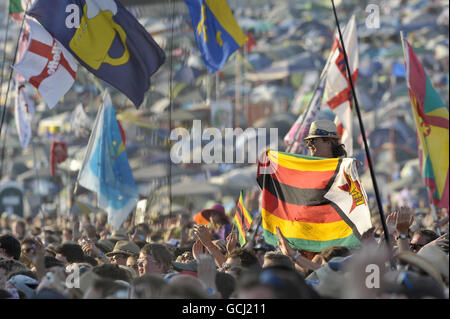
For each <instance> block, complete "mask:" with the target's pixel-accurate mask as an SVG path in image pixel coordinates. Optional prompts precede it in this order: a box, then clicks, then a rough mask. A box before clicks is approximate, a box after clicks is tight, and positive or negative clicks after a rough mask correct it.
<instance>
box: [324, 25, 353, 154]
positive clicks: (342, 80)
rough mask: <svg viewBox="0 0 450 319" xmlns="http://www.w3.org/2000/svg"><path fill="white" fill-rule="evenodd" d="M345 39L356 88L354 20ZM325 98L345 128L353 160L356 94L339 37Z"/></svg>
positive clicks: (335, 41)
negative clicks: (353, 106) (353, 104)
mask: <svg viewBox="0 0 450 319" xmlns="http://www.w3.org/2000/svg"><path fill="white" fill-rule="evenodd" d="M342 38H343V40H344V45H345V50H346V52H347V58H348V62H349V66H350V73H351V75H352V80H353V84H354V85H355V84H356V78H357V75H358V63H359V58H358V38H357V34H356V24H355V16H352V17H351V18H350V21H349V22H348V24H347V25H346V27H345V29H344V31H343V34H342ZM324 97H325V101H326V103H327V104H328V106H329V107H330V108H331V109H332V110H333V112H334V114H336V117H337V119H338V120H339V122H340V123H341V124H342V126H343V129H344V133H343V136H342V143H343V144H345V149H346V150H347V154H348V155H349V156H351V155H352V153H353V139H352V135H353V114H352V103H353V92H352V88H351V85H350V80H349V78H348V72H347V66H346V64H345V58H344V51H343V48H342V44H341V42H340V40H339V35H335V39H334V45H333V48H332V49H331V64H330V67H329V69H328V74H327V80H326V87H325V93H324Z"/></svg>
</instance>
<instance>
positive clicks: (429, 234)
mask: <svg viewBox="0 0 450 319" xmlns="http://www.w3.org/2000/svg"><path fill="white" fill-rule="evenodd" d="M419 233H420V234H421V235H422V236H425V237H426V238H427V244H428V243H429V242H432V241H433V240H435V239H437V238H439V235H438V234H436V233H435V232H434V231H432V230H429V229H422V230H420V231H419Z"/></svg>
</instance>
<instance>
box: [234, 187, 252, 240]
mask: <svg viewBox="0 0 450 319" xmlns="http://www.w3.org/2000/svg"><path fill="white" fill-rule="evenodd" d="M252 221H253V217H252V215H251V214H250V213H249V212H248V210H247V208H245V206H244V196H243V191H241V193H240V194H239V200H238V202H237V204H236V212H235V213H234V218H233V224H234V225H235V226H236V227H237V229H238V233H239V244H240V245H241V247H244V245H245V243H246V242H247V232H248V231H249V230H250V226H251V224H252Z"/></svg>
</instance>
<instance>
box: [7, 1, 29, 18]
mask: <svg viewBox="0 0 450 319" xmlns="http://www.w3.org/2000/svg"><path fill="white" fill-rule="evenodd" d="M25 1H26V0H9V7H8V13H9V16H10V17H11V18H12V19H13V20H16V21H22V19H23V12H24V9H25V8H26V7H27V3H26V2H25Z"/></svg>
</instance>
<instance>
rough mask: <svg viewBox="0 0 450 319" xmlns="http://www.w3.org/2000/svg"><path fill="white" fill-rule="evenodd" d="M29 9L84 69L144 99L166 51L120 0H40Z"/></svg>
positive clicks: (139, 101) (135, 100)
mask: <svg viewBox="0 0 450 319" xmlns="http://www.w3.org/2000/svg"><path fill="white" fill-rule="evenodd" d="M27 13H28V14H29V15H30V16H32V17H34V18H36V19H37V20H38V21H39V22H40V23H41V24H42V25H43V26H44V28H45V29H47V31H48V32H50V34H52V35H53V36H54V37H55V38H56V39H58V41H60V42H61V43H62V44H63V46H64V47H65V48H66V49H67V50H69V51H70V52H71V53H72V54H73V56H74V57H75V58H76V59H77V60H78V61H79V62H80V63H81V64H82V65H83V66H84V67H85V68H86V69H88V70H89V71H90V72H92V73H93V74H94V75H95V76H97V77H99V78H101V79H102V80H104V81H106V82H108V83H109V84H111V85H112V86H114V87H115V88H117V89H118V90H119V91H121V92H123V93H124V94H125V95H126V96H127V97H128V98H129V99H130V100H131V101H132V102H133V103H134V104H135V105H136V107H139V106H140V105H141V104H142V101H143V99H144V94H145V92H147V90H148V89H149V88H150V77H151V76H152V75H153V74H154V73H155V72H156V71H157V70H158V69H159V67H160V66H161V65H162V64H163V63H164V60H165V54H164V51H163V50H162V49H161V48H160V47H159V46H158V44H157V43H156V42H155V41H154V40H153V38H152V37H151V36H150V34H149V33H148V32H147V31H146V30H145V28H144V27H143V26H142V25H141V24H140V23H139V22H138V21H137V20H136V18H135V17H134V16H133V15H132V14H131V13H130V12H129V11H128V10H126V9H125V7H123V6H122V4H120V2H118V1H116V0H58V1H54V0H36V1H35V2H34V4H33V6H32V8H31V9H30V10H29V11H28V12H27ZM80 17H81V18H80Z"/></svg>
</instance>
